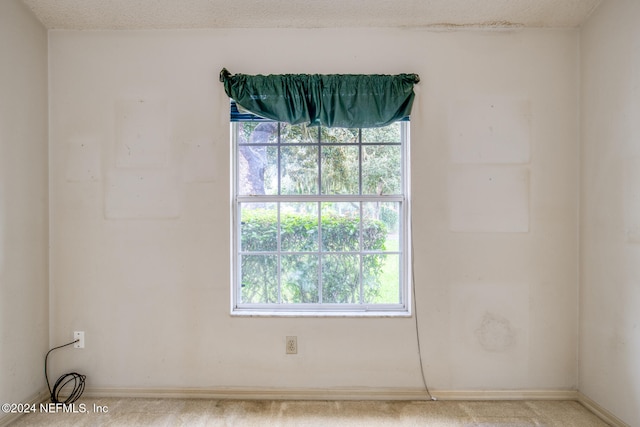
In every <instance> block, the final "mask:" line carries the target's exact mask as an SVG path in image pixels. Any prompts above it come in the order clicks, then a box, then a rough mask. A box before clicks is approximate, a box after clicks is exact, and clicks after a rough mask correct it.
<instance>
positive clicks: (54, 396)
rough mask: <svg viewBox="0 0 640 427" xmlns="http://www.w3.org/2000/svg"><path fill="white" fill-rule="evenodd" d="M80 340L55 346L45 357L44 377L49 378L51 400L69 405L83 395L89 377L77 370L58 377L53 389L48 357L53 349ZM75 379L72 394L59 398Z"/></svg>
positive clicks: (48, 385)
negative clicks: (48, 369) (48, 372)
mask: <svg viewBox="0 0 640 427" xmlns="http://www.w3.org/2000/svg"><path fill="white" fill-rule="evenodd" d="M78 341H80V340H75V341H72V342H70V343H67V344H63V345H60V346H58V347H54V348H52V349H51V350H49V351H48V352H47V355H46V356H45V357H44V378H45V379H46V380H47V388H48V389H49V395H50V396H51V402H53V403H64V404H65V405H69V404H71V403H73V402H75V401H76V400H78V399H79V398H80V396H82V393H83V392H84V382H85V380H86V378H87V376H86V375H82V374H79V373H77V372H71V373H69V374H64V375H62V376H60V378H58V380H57V381H56V383H55V384H54V385H53V389H51V385H50V384H49V375H48V374H47V359H48V358H49V353H51V352H52V351H53V350H57V349H59V348H62V347H67V346H69V345H72V344H75V343H77V342H78ZM72 381H73V389H72V390H71V394H69V397H67V398H66V399H65V400H64V401H61V400H60V399H59V397H60V392H61V391H62V390H63V389H64V388H65V386H66V385H67V384H69V383H71V382H72Z"/></svg>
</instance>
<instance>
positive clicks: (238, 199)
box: [230, 120, 413, 317]
mask: <svg viewBox="0 0 640 427" xmlns="http://www.w3.org/2000/svg"><path fill="white" fill-rule="evenodd" d="M409 131H410V129H409V121H408V120H407V121H403V122H401V134H402V137H401V138H402V141H401V145H400V146H401V168H402V171H401V176H402V178H401V186H402V194H401V195H394V196H385V195H382V196H363V195H359V196H354V195H346V196H345V195H338V196H335V195H334V196H330V195H313V196H290V195H285V196H283V195H274V196H240V195H238V187H239V185H238V175H239V173H238V171H239V144H238V141H237V138H236V122H232V123H231V126H230V134H231V183H232V185H231V187H232V188H231V222H232V224H231V264H232V266H231V268H232V274H231V315H236V316H278V317H279V316H285V317H287V316H288V317H408V316H411V311H412V310H411V308H412V292H413V286H412V281H413V275H412V265H413V264H412V258H411V257H412V247H413V245H412V243H411V235H412V233H411V206H410V198H409V194H410V176H411V173H410V168H409V166H410V160H409V153H410V150H409V146H410V133H409ZM361 144H362V143H358V145H361ZM286 145H292V144H290V143H286ZM360 161H362V160H361V159H360ZM321 173H322V172H319V174H321ZM257 198H259V200H257ZM354 199H357V201H361V202H367V201H380V202H399V203H400V204H401V212H402V215H401V216H400V219H399V220H400V229H401V230H402V231H401V232H400V233H399V234H400V243H399V250H398V252H399V255H400V266H399V270H400V271H399V276H400V277H399V279H400V281H401V283H400V285H399V293H400V303H399V304H366V303H363V304H328V303H300V304H291V303H274V304H248V303H242V302H240V258H241V257H240V255H239V253H240V238H241V236H240V225H241V220H240V209H239V205H240V204H241V203H256V202H265V203H268V202H285V203H286V202H309V201H314V202H315V201H320V202H322V201H354ZM359 252H360V253H362V252H363V251H362V248H360V251H359ZM287 254H291V253H290V252H287ZM293 254H295V253H293ZM277 256H280V248H278V251H277ZM279 286H280V285H279Z"/></svg>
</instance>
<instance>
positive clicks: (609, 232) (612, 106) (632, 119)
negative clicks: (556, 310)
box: [580, 0, 640, 425]
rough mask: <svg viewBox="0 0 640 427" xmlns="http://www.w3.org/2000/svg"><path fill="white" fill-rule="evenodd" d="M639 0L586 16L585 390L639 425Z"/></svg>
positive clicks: (603, 7) (582, 370) (582, 368)
mask: <svg viewBox="0 0 640 427" xmlns="http://www.w3.org/2000/svg"><path fill="white" fill-rule="evenodd" d="M639 19H640V4H638V3H637V2H635V1H630V0H625V1H616V2H604V3H603V4H602V5H601V6H600V8H599V9H598V10H597V11H596V13H595V14H594V15H593V16H592V18H591V19H590V20H589V22H588V23H587V25H585V26H584V28H583V30H582V35H581V51H582V53H581V58H582V59H581V62H582V106H581V111H582V126H581V133H582V137H581V138H582V149H581V150H582V153H581V156H582V160H581V162H582V173H581V175H582V189H581V219H580V221H581V227H580V231H581V246H580V248H581V255H580V259H581V269H580V271H581V273H580V274H581V278H580V280H581V291H580V310H581V321H580V391H582V392H583V393H584V394H585V395H587V396H589V397H590V398H592V399H593V400H595V401H596V402H598V403H599V404H600V405H602V406H603V407H604V408H606V409H608V410H610V411H611V412H613V413H614V414H616V415H617V416H618V417H620V418H621V419H622V420H624V421H625V422H626V423H628V424H629V425H640V405H638V402H640V363H639V360H640V315H639V313H640V311H639V308H640V244H639V243H640V172H639V171H640V145H639V144H638V139H639V138H640V120H638V117H639V115H640V49H639V48H640V43H639V40H640V28H639V27H638V25H637V24H638V20H639Z"/></svg>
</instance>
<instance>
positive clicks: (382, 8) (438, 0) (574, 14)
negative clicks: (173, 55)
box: [0, 0, 601, 29]
mask: <svg viewBox="0 0 640 427" xmlns="http://www.w3.org/2000/svg"><path fill="white" fill-rule="evenodd" d="M0 1H4V0H0ZM22 1H23V2H24V3H25V4H26V5H27V6H28V7H29V8H31V9H32V10H33V11H34V13H35V15H36V16H37V17H38V19H40V21H42V23H43V24H44V25H45V26H46V27H47V28H50V29H161V28H166V29H173V28H176V29H177V28H316V27H433V28H442V29H454V28H465V27H471V28H476V27H480V28H482V27H489V28H492V27H496V28H502V27H577V26H580V24H581V23H582V22H584V21H585V20H586V19H587V18H588V17H589V15H590V14H591V12H592V11H593V10H594V9H595V8H596V7H597V6H598V4H600V2H601V0H22Z"/></svg>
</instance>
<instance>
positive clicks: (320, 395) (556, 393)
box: [84, 387, 578, 400]
mask: <svg viewBox="0 0 640 427" xmlns="http://www.w3.org/2000/svg"><path fill="white" fill-rule="evenodd" d="M432 394H433V396H434V397H435V398H436V399H438V400H578V396H577V392H576V391H575V390H504V391H491V390H466V391H459V390H456V391H444V390H436V391H432ZM84 395H85V396H88V397H145V398H183V399H185V398H191V399H238V400H242V399H250V400H430V399H431V398H430V396H429V395H428V394H427V393H426V392H425V390H424V389H414V388H411V389H405V388H387V389H378V388H335V389H267V388H238V387H221V388H207V389H204V388H115V387H114V388H108V387H93V388H87V390H86V391H85V393H84Z"/></svg>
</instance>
